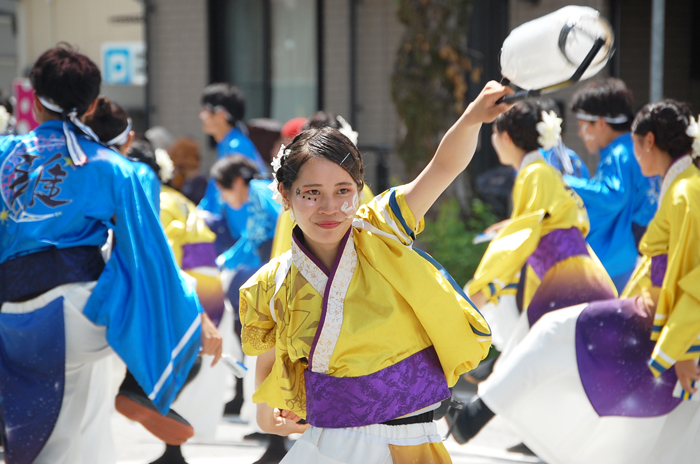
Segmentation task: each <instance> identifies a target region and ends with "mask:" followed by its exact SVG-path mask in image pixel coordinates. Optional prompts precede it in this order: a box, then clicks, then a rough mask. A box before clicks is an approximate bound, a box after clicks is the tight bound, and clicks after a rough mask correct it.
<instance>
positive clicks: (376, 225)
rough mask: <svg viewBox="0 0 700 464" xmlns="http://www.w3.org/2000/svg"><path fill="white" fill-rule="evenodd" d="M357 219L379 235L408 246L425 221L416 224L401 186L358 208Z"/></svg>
mask: <svg viewBox="0 0 700 464" xmlns="http://www.w3.org/2000/svg"><path fill="white" fill-rule="evenodd" d="M356 216H357V219H360V220H362V221H365V222H366V223H368V224H369V226H370V229H368V230H370V231H372V229H374V230H375V231H378V232H379V233H380V234H381V235H389V236H392V237H395V238H398V239H399V241H401V243H403V244H404V245H410V244H411V243H413V240H415V238H416V235H417V234H419V233H420V232H421V231H422V230H423V227H424V226H425V221H424V220H423V219H421V220H420V222H418V223H417V224H416V218H415V216H414V215H413V212H412V211H411V208H409V206H408V203H406V197H405V195H404V189H403V186H399V187H394V188H392V189H389V190H387V191H386V192H384V193H382V194H381V195H377V196H376V197H374V198H373V199H372V200H371V201H370V202H369V203H367V204H366V205H363V206H360V209H359V210H358V211H357V215H356Z"/></svg>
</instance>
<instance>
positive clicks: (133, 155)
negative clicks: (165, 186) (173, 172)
mask: <svg viewBox="0 0 700 464" xmlns="http://www.w3.org/2000/svg"><path fill="white" fill-rule="evenodd" d="M126 157H127V158H129V159H130V160H132V161H138V162H139V163H143V164H145V165H147V166H148V167H149V168H151V169H152V170H153V172H155V173H156V176H157V177H158V179H160V166H158V163H157V162H156V153H155V150H153V146H152V145H151V143H150V142H149V141H148V140H146V139H136V140H134V141H133V142H132V143H131V147H129V151H128V152H127V153H126Z"/></svg>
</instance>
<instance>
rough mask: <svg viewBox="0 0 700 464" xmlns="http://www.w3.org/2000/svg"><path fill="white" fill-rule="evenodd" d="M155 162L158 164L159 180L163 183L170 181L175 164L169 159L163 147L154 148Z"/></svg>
mask: <svg viewBox="0 0 700 464" xmlns="http://www.w3.org/2000/svg"><path fill="white" fill-rule="evenodd" d="M155 154H156V164H157V165H158V168H159V169H158V177H160V181H161V182H163V183H164V184H167V183H168V182H170V179H172V178H173V173H174V172H175V166H174V165H173V160H171V159H170V155H169V154H168V152H167V151H166V150H164V149H163V148H156V149H155Z"/></svg>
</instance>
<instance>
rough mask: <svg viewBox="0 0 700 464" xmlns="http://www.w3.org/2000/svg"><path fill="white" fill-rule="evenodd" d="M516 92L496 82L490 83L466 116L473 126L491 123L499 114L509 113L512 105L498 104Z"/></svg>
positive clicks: (467, 110)
mask: <svg viewBox="0 0 700 464" xmlns="http://www.w3.org/2000/svg"><path fill="white" fill-rule="evenodd" d="M513 92H514V91H513V89H511V88H510V87H507V86H504V85H501V84H499V83H498V82H496V81H489V82H487V83H486V85H485V86H484V88H483V89H482V90H481V93H479V96H477V97H476V98H475V99H474V101H473V102H471V103H470V104H469V106H468V107H467V109H466V111H465V112H464V116H465V117H466V118H468V119H469V121H470V122H471V123H473V124H481V123H490V122H493V120H494V119H496V118H497V117H498V115H499V114H501V113H504V112H506V111H508V110H509V109H510V108H511V106H513V105H512V104H511V103H496V102H497V101H498V100H499V99H500V98H501V97H504V96H506V95H510V94H512V93H513Z"/></svg>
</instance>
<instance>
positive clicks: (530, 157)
mask: <svg viewBox="0 0 700 464" xmlns="http://www.w3.org/2000/svg"><path fill="white" fill-rule="evenodd" d="M539 160H542V161H544V155H543V154H542V153H541V152H540V151H539V150H535V151H531V152H530V153H528V154H527V155H525V156H524V157H523V161H522V162H521V163H520V170H521V171H522V170H523V169H525V168H526V167H527V166H528V165H530V164H532V163H534V162H535V161H539Z"/></svg>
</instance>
